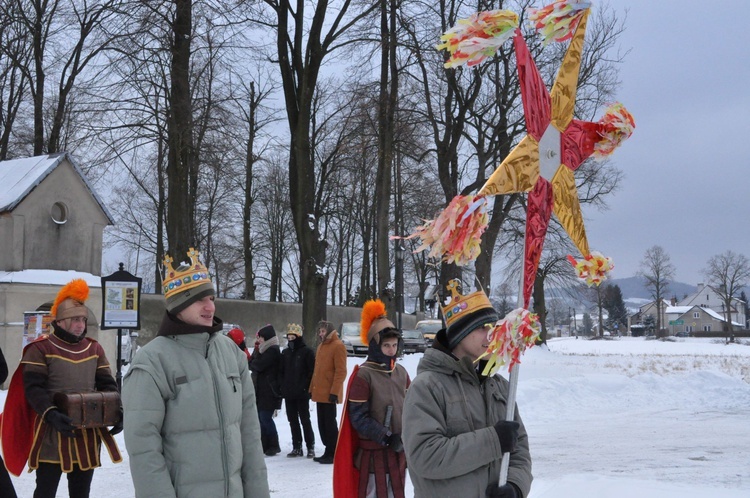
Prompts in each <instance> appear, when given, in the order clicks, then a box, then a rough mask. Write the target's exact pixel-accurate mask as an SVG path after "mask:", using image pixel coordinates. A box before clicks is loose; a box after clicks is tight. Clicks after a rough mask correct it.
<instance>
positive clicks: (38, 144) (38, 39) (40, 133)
mask: <svg viewBox="0 0 750 498" xmlns="http://www.w3.org/2000/svg"><path fill="white" fill-rule="evenodd" d="M34 10H35V17H34V25H33V35H32V36H33V44H34V45H33V46H34V77H35V78H36V81H35V82H34V83H35V84H34V86H33V88H34V92H33V94H34V155H35V156H38V155H41V154H43V153H44V64H43V61H44V43H43V41H42V36H43V35H42V33H44V32H45V30H44V29H43V28H44V26H43V24H42V20H43V16H44V11H43V10H42V6H41V5H40V2H39V1H37V2H34Z"/></svg>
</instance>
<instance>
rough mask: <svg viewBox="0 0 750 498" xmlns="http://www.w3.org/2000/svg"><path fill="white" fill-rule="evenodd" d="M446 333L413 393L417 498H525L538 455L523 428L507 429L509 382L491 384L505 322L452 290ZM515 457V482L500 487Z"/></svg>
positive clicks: (405, 432)
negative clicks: (491, 346)
mask: <svg viewBox="0 0 750 498" xmlns="http://www.w3.org/2000/svg"><path fill="white" fill-rule="evenodd" d="M449 289H451V292H452V297H451V301H450V303H449V304H448V306H446V307H445V308H443V310H442V311H443V316H444V318H445V320H446V325H447V326H446V328H445V329H443V330H441V331H439V332H438V333H437V335H436V337H435V342H434V343H433V346H432V348H430V349H428V350H427V351H426V352H425V354H424V357H423V358H422V360H421V361H420V362H419V367H418V368H417V376H416V378H415V379H414V381H413V382H412V384H411V387H410V388H409V390H408V391H407V393H406V400H405V402H404V412H403V422H402V425H403V429H402V439H403V443H404V451H405V453H406V461H407V464H408V466H409V476H410V478H411V481H412V483H413V484H414V496H415V497H433V496H462V497H483V496H489V497H494V498H526V496H528V494H529V490H530V489H531V481H532V476H531V454H530V453H529V444H528V436H527V434H526V430H525V429H524V426H523V422H522V421H521V417H520V415H519V413H518V410H517V409H516V411H515V417H514V419H515V421H511V422H508V421H506V420H505V419H506V400H507V396H508V382H507V381H506V380H505V379H504V378H502V377H500V376H499V375H495V376H492V377H484V376H482V375H481V371H482V369H483V367H484V364H483V363H484V362H479V363H477V362H476V360H477V358H478V357H479V356H480V355H481V354H482V353H483V352H484V351H485V350H486V349H487V346H488V340H487V332H488V330H490V329H489V327H491V325H494V323H495V322H496V321H497V319H498V316H497V313H496V312H495V310H494V309H493V308H492V305H491V304H490V301H489V299H488V298H487V296H486V295H485V294H484V292H482V291H477V292H474V293H472V294H469V295H467V296H462V295H460V294H459V293H458V289H457V283H456V281H454V283H452V284H451V285H449ZM505 452H510V467H509V470H508V482H507V483H505V484H504V485H502V486H499V485H498V480H499V475H500V466H501V461H502V457H503V453H505Z"/></svg>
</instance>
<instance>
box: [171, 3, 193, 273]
mask: <svg viewBox="0 0 750 498" xmlns="http://www.w3.org/2000/svg"><path fill="white" fill-rule="evenodd" d="M172 34H173V37H174V38H173V40H172V43H173V44H172V66H171V70H172V71H171V75H170V83H171V93H170V109H169V118H168V124H167V135H168V137H169V153H168V159H167V183H168V197H167V241H168V243H169V251H170V254H171V255H172V257H173V258H174V260H175V261H182V259H183V258H184V257H185V253H186V251H187V250H188V248H189V247H191V246H193V245H194V244H195V242H196V240H195V228H194V222H195V217H194V211H193V210H194V207H193V206H194V205H195V194H196V192H195V183H194V182H195V181H196V180H195V173H194V170H195V167H194V166H195V165H194V164H193V161H194V151H193V139H192V134H193V116H192V105H191V96H190V38H191V36H192V0H175V18H174V22H173V24H172Z"/></svg>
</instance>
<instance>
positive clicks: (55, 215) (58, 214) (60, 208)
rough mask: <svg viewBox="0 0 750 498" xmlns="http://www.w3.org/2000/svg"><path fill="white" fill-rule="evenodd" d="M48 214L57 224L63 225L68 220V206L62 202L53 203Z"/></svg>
mask: <svg viewBox="0 0 750 498" xmlns="http://www.w3.org/2000/svg"><path fill="white" fill-rule="evenodd" d="M50 216H52V221H54V222H55V223H57V224H58V225H64V224H65V222H66V221H68V206H66V205H65V204H64V203H62V202H56V203H54V204H53V205H52V209H51V210H50Z"/></svg>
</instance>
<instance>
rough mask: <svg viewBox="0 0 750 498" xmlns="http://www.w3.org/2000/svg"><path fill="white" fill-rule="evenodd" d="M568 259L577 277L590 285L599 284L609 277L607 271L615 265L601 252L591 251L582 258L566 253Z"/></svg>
mask: <svg viewBox="0 0 750 498" xmlns="http://www.w3.org/2000/svg"><path fill="white" fill-rule="evenodd" d="M568 261H570V264H572V265H573V268H575V270H576V274H577V275H578V278H580V279H581V280H583V281H585V282H586V285H588V286H589V287H591V286H592V285H597V286H598V285H600V284H601V283H602V282H604V281H605V280H607V279H608V278H609V273H610V272H611V271H612V270H613V269H614V267H615V265H614V263H612V259H611V258H608V257H606V256H604V255H602V253H600V252H597V251H593V252H592V253H591V254H589V255H588V256H586V257H585V258H583V259H579V260H578V261H576V259H575V258H574V257H573V256H571V255H568Z"/></svg>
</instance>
